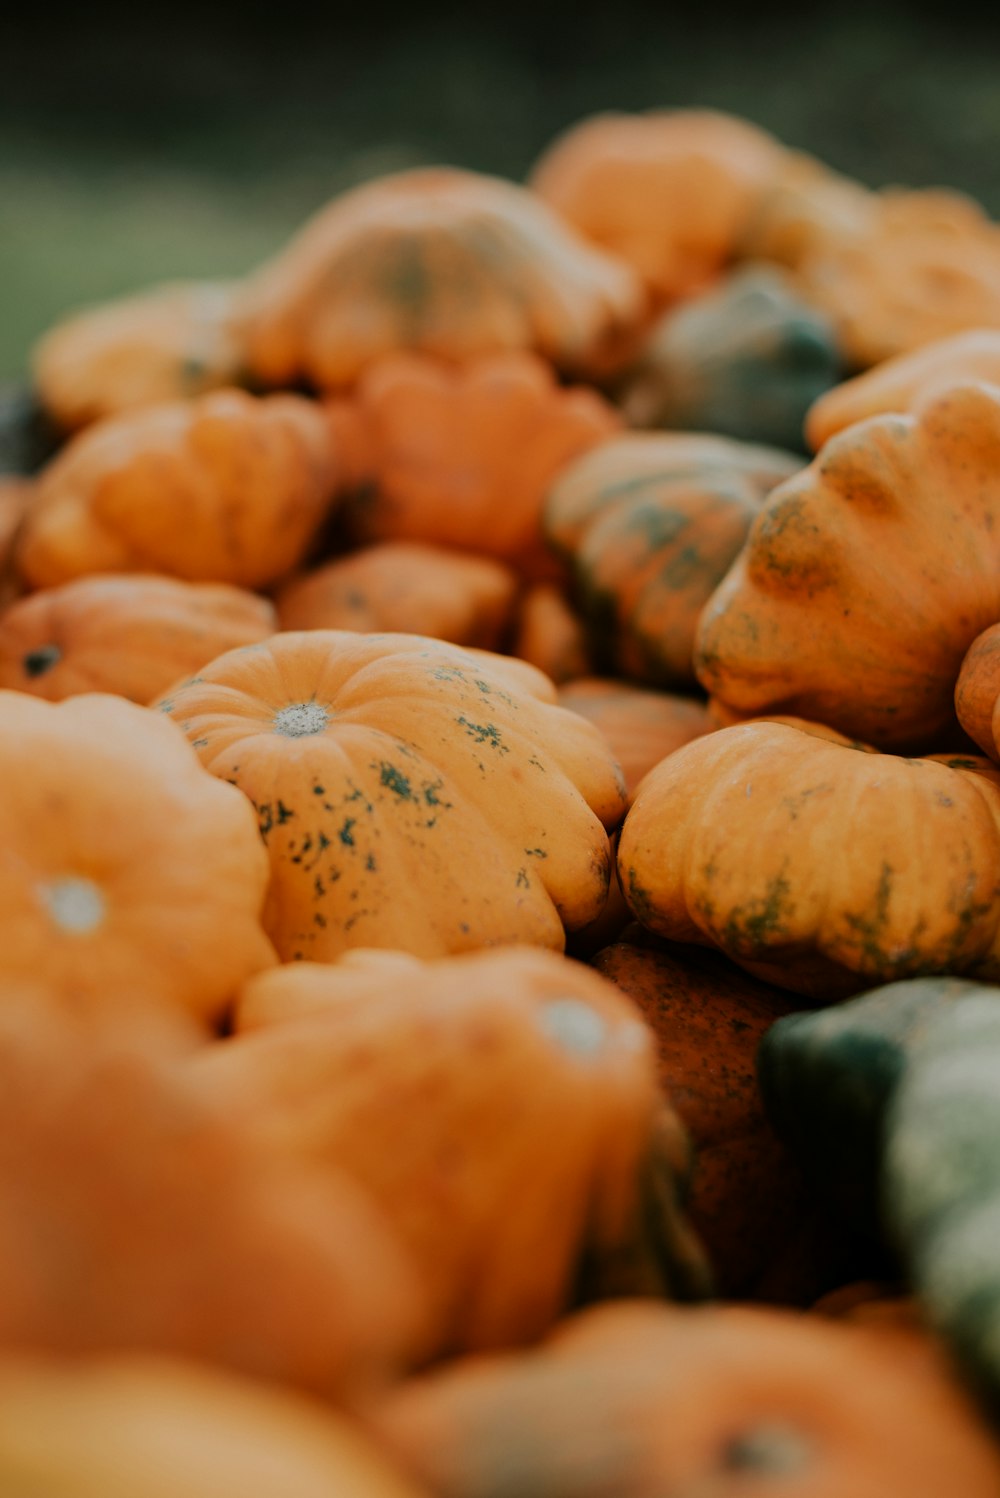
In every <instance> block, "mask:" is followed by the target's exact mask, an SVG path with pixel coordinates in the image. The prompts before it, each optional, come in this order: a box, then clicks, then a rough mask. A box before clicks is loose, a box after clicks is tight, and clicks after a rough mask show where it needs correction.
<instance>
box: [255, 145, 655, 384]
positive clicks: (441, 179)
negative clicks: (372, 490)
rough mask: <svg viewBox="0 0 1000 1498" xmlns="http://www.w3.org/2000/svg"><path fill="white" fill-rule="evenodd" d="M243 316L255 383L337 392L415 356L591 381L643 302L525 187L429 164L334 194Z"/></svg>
mask: <svg viewBox="0 0 1000 1498" xmlns="http://www.w3.org/2000/svg"><path fill="white" fill-rule="evenodd" d="M238 310H239V327H240V334H241V337H242V338H243V340H244V347H245V354H246V361H247V365H248V368H249V369H250V371H251V373H252V374H253V375H254V376H255V377H256V378H257V379H259V380H261V381H263V382H264V383H265V384H267V385H287V384H292V383H295V382H296V381H298V380H299V379H302V378H305V379H307V380H310V381H312V382H313V383H314V384H315V385H317V386H319V387H320V388H322V389H338V388H344V387H347V386H350V385H352V384H353V383H354V381H355V380H356V379H357V378H358V376H359V375H360V374H361V373H362V371H363V370H364V369H366V368H367V367H368V366H369V365H370V364H372V363H374V362H375V361H376V360H378V359H381V358H384V356H385V355H386V354H391V353H396V352H399V351H401V350H406V349H408V350H412V351H413V352H415V353H422V354H431V355H433V356H436V357H439V358H443V359H448V360H451V361H453V362H456V363H462V362H464V361H466V360H468V359H472V358H475V357H477V356H478V355H480V354H492V353H506V352H513V351H515V350H534V351H535V352H537V353H539V354H541V355H542V356H543V357H544V358H546V359H548V360H550V361H551V362H552V363H553V364H555V365H556V366H557V367H558V368H559V369H562V370H565V371H566V372H567V373H571V374H578V375H587V374H589V373H591V372H593V371H595V370H600V369H602V368H603V367H604V366H605V364H606V363H607V362H608V361H609V360H610V359H613V357H614V354H615V351H616V349H617V346H618V345H619V344H620V343H622V342H624V341H625V340H627V339H628V338H629V337H630V336H631V334H632V333H633V331H634V329H635V328H636V326H637V325H638V324H639V322H640V321H641V319H642V318H643V316H644V314H645V297H644V295H643V290H642V286H641V284H640V282H639V280H638V277H637V276H636V275H635V274H634V272H633V271H632V270H631V269H630V268H629V267H628V266H627V265H625V264H623V263H622V262H621V261H619V260H616V259H614V258H612V257H611V256H610V255H606V254H604V253H602V252H601V251H600V250H598V249H596V248H595V247H594V246H593V245H590V244H588V243H587V242H586V240H584V239H583V238H581V237H580V236H579V235H578V234H576V233H575V232H574V231H573V230H572V229H571V228H570V227H569V226H568V225H567V224H565V223H564V222H563V221H562V220H560V219H559V218H558V217H557V215H556V214H555V213H553V212H552V210H551V209H550V208H548V207H547V206H546V204H545V203H543V202H541V201H540V200H539V199H538V198H537V197H535V195H534V194H532V193H530V192H528V191H527V190H526V189H525V188H523V187H520V186H518V185H517V184H515V183H513V182H505V181H502V180H501V179H500V178H498V177H489V176H485V175H483V174H482V173H479V172H469V171H460V170H458V169H457V168H453V167H422V168H418V169H416V170H413V171H406V172H398V173H395V174H394V175H392V176H387V177H381V178H379V179H378V180H376V181H374V182H368V183H365V184H363V185H362V186H360V187H356V188H353V189H352V190H351V191H349V192H346V193H343V194H342V195H341V196H340V197H337V198H335V199H334V200H333V201H332V202H331V203H329V204H328V205H327V206H326V207H325V208H323V209H321V210H320V212H319V213H318V214H316V216H315V217H314V218H313V219H312V220H311V221H310V222H309V223H308V224H306V226H305V227H304V228H303V229H302V230H301V231H300V232H299V234H298V235H296V237H295V238H294V239H293V240H292V241H291V243H290V244H289V245H288V246H287V247H286V248H285V249H284V250H282V251H281V252H280V253H279V254H278V255H277V256H276V257H275V258H274V259H273V260H272V261H270V262H269V263H268V264H266V265H265V266H263V267H262V268H261V269H260V270H259V271H257V272H256V273H255V274H254V275H252V276H251V277H250V278H249V279H248V281H247V282H246V283H245V285H244V288H243V291H242V293H241V296H240V298H239V309H238Z"/></svg>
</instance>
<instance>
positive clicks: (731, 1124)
mask: <svg viewBox="0 0 1000 1498" xmlns="http://www.w3.org/2000/svg"><path fill="white" fill-rule="evenodd" d="M31 384H32V395H31V401H30V402H22V403H21V404H20V405H18V404H17V403H16V402H10V403H8V405H7V407H6V408H5V415H4V420H3V430H2V431H0V468H2V469H3V470H5V471H4V472H3V476H2V477H0V601H2V608H0V770H2V781H3V785H4V788H5V794H4V796H3V800H2V802H0V828H2V830H3V836H2V838H0V1123H2V1127H0V1491H2V1492H3V1493H8V1492H9V1493H11V1494H12V1495H13V1494H15V1493H16V1494H17V1495H21V1494H28V1493H30V1494H32V1495H36V1494H37V1495H40V1498H41V1495H44V1498H97V1495H98V1494H99V1495H100V1498H119V1495H120V1498H126V1495H127V1498H230V1495H232V1498H314V1495H315V1498H328V1495H330V1494H333V1493H336V1494H338V1495H342V1498H421V1495H422V1498H435V1495H436V1498H668V1495H669V1498H709V1495H711V1498H723V1495H728V1494H732V1495H733V1498H738V1495H746V1498H751V1495H754V1498H771V1495H774V1498H779V1495H780V1498H885V1495H888V1494H903V1493H905V1494H907V1498H953V1495H955V1494H961V1495H962V1498H980V1495H983V1498H986V1495H993V1498H996V1495H997V1494H1000V1433H998V1430H997V1422H998V1421H1000V1309H998V1308H1000V1247H998V1245H1000V767H998V765H1000V226H998V225H996V224H994V223H993V222H992V221H991V220H990V218H989V217H988V215H987V214H986V213H985V212H984V211H983V210H982V209H981V208H980V207H979V206H978V205H977V204H976V203H974V202H973V201H972V200H970V199H968V198H966V197H964V196H962V195H961V194H959V193H955V192H950V191H945V190H935V191H927V190H923V191H908V190H903V189H898V188H893V189H885V190H878V191H876V190H871V189H868V188H866V187H863V186H862V185H861V184H859V183H857V182H854V181H850V180H847V179H845V178H844V177H842V176H839V175H837V174H836V173H835V172H833V171H831V170H829V169H828V168H826V167H825V166H824V165H823V164H822V163H820V162H819V161H816V160H814V159H812V158H810V157H807V156H805V155H803V154H802V153H800V152H796V151H792V150H789V149H787V148H786V147H785V146H783V145H782V144H781V143H779V142H778V141H777V140H775V139H774V138H772V137H771V136H770V135H768V134H767V133H766V132H764V131H763V130H761V129H759V128H758V127H756V126H754V125H751V124H749V123H747V122H745V121H742V120H738V119H734V118H731V117H728V116H725V115H722V114H717V113H714V112H711V111H707V110H706V111H658V112H652V113H649V114H645V115H637V116H629V115H606V116H600V117H596V118H593V119H590V120H585V121H584V122H582V123H581V124H579V125H577V126H575V127H573V128H572V129H570V130H568V131H567V132H566V134H565V135H564V136H563V137H562V138H560V139H559V140H557V141H555V142H554V143H553V144H552V145H550V146H549V147H548V149H546V151H545V152H544V153H543V155H542V157H541V159H540V160H539V161H538V163H537V165H536V166H535V168H534V170H533V172H532V173H531V175H530V179H529V181H528V183H527V185H519V184H516V183H513V182H508V181H500V180H496V179H492V178H489V177H487V176H483V175H479V174H477V173H474V172H470V171H460V170H457V169H451V168H443V167H441V168H426V169H420V170H414V171H408V172H403V173H400V174H398V175H395V176H389V177H385V178H382V179H380V180H377V181H374V182H369V183H366V184H363V185H361V186H359V187H357V188H355V189H353V190H351V191H348V192H345V193H344V194H343V195H342V196H340V197H338V198H337V199H336V200H335V201H333V202H332V203H330V204H328V205H327V206H326V207H324V208H323V209H322V210H321V211H320V212H319V213H318V214H317V215H316V217H315V218H314V219H313V220H312V221H311V222H310V223H308V224H307V225H306V226H305V227H304V228H303V229H302V231H301V232H300V233H299V234H298V235H297V236H296V237H295V238H294V239H293V240H292V242H291V243H290V244H289V245H288V246H287V247H286V248H285V249H283V250H282V251H281V252H280V253H279V254H278V255H277V256H276V257H275V258H274V259H273V260H272V261H270V262H269V263H268V264H265V265H264V266H262V267H260V268H259V269H258V270H256V271H254V272H253V273H251V274H250V275H248V276H247V277H246V278H244V279H243V280H241V281H238V282H228V283H208V282H206V283H204V284H176V285H170V286H166V287H160V288H154V289H153V290H151V291H150V292H148V293H145V294H142V295H139V296H132V297H128V298H126V299H124V300H122V301H120V302H118V303H115V304H113V305H110V306H104V307H98V308H96V309H89V310H85V311H83V312H81V313H79V314H78V315H74V316H72V317H71V318H69V319H68V320H67V321H66V322H64V323H62V324H60V325H58V326H57V327H55V328H53V329H52V330H51V331H49V332H48V333H47V334H46V335H45V336H44V338H43V339H42V340H41V342H40V343H39V345H38V347H37V349H36V350H35V353H34V357H33V364H32V374H31ZM810 454H812V456H810Z"/></svg>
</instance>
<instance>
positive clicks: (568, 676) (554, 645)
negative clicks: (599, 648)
mask: <svg viewBox="0 0 1000 1498" xmlns="http://www.w3.org/2000/svg"><path fill="white" fill-rule="evenodd" d="M511 654H512V655H515V656H516V657H517V658H518V660H522V661H527V662H528V663H529V664H530V665H532V666H537V668H538V670H539V671H544V672H545V674H546V676H548V677H550V678H551V679H552V681H554V682H555V683H556V684H557V685H559V684H561V683H563V682H569V681H576V680H577V679H578V678H579V677H581V676H588V675H589V674H590V670H591V659H590V646H589V644H588V641H587V631H586V629H585V627H584V623H583V620H582V619H581V618H580V616H579V614H577V613H576V612H575V610H574V608H573V605H572V604H571V603H570V601H569V599H568V598H567V597H566V594H565V593H564V592H563V590H562V588H561V587H559V586H558V585H557V584H556V583H535V584H534V585H533V586H532V587H530V588H527V589H526V590H525V591H524V593H522V595H521V597H520V600H519V602H518V605H517V612H516V616H515V628H514V638H513V641H512V643H511ZM584 716H586V714H585V715H584Z"/></svg>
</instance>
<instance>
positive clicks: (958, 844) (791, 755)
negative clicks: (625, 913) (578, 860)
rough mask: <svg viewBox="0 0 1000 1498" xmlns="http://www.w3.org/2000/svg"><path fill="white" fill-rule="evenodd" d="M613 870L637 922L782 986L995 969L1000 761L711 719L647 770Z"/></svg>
mask: <svg viewBox="0 0 1000 1498" xmlns="http://www.w3.org/2000/svg"><path fill="white" fill-rule="evenodd" d="M960 763H961V762H960ZM618 872H619V877H620V879H621V884H622V889H623V891H624V893H625V898H626V900H627V901H628V903H629V906H630V907H631V909H632V911H633V913H634V914H635V916H636V917H637V919H638V920H639V921H641V923H642V924H643V925H644V926H645V927H647V928H648V929H650V930H652V931H655V932H657V933H658V934H659V935H661V936H665V937H667V938H668V939H669V940H671V941H682V942H694V943H698V944H700V945H705V946H714V947H717V948H718V949H719V950H720V951H722V952H723V953H725V955H726V956H727V957H730V958H731V959H732V960H733V961H735V962H737V963H738V964H739V965H740V966H741V967H744V968H746V969H747V971H748V972H751V973H753V974H755V975H756V976H758V977H761V978H763V979H764V980H765V981H767V982H770V983H774V984H776V985H777V986H778V987H779V988H788V989H790V990H791V991H792V992H793V993H801V994H804V995H806V996H808V997H812V998H815V999H821V1000H829V999H835V998H843V997H845V996H846V995H848V994H850V993H852V992H853V993H856V992H858V990H859V989H861V988H862V987H864V986H865V983H866V982H867V983H868V984H871V983H875V982H888V981H889V980H891V979H899V978H906V977H916V976H922V975H924V974H931V973H956V974H968V975H969V976H974V977H979V978H982V979H984V980H985V981H991V980H992V979H993V978H994V977H998V978H1000V906H998V905H997V902H996V895H995V892H996V889H997V886H998V884H1000V774H998V773H997V772H996V771H992V773H989V772H987V773H983V768H982V767H975V768H973V769H971V770H969V769H966V768H951V767H950V766H949V765H947V764H940V763H936V762H934V761H932V760H909V759H901V758H899V757H897V756H894V755H884V754H866V753H859V752H858V751H857V750H856V749H855V748H854V747H853V746H852V745H851V744H850V743H848V742H845V741H841V742H840V743H837V742H834V741H831V740H828V739H823V738H818V737H816V736H815V735H813V734H810V733H807V732H803V731H802V730H800V729H797V728H793V727H791V726H790V725H788V724H781V723H766V722H761V723H747V724H743V725H742V726H740V725H738V726H736V727H733V728H723V729H719V730H718V731H717V732H716V733H713V734H708V735H707V736H706V737H704V738H700V739H695V740H694V742H693V743H690V744H686V745H685V746H684V747H683V748H682V749H678V750H677V751H676V753H674V754H672V755H671V756H670V757H669V759H666V760H664V761H663V762H662V763H661V764H659V765H658V766H657V767H656V768H655V769H654V770H651V771H650V773H649V774H648V775H647V776H646V778H645V780H644V781H643V783H642V785H641V786H640V787H639V789H638V791H637V792H636V795H635V797H634V799H633V802H632V807H631V810H630V811H629V813H628V815H627V816H626V818H625V822H624V824H623V826H622V830H621V836H620V839H619V844H618Z"/></svg>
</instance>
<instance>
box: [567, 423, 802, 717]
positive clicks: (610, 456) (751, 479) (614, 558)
mask: <svg viewBox="0 0 1000 1498" xmlns="http://www.w3.org/2000/svg"><path fill="white" fill-rule="evenodd" d="M800 466H801V464H800V460H799V459H797V458H795V457H793V456H792V455H791V454H788V453H783V452H779V451H777V450H774V449H770V448H764V447H752V446H749V445H747V444H744V443H738V442H734V441H731V440H730V439H729V438H726V437H713V436H705V435H701V434H693V433H664V434H660V433H652V432H630V433H628V434H626V435H624V436H621V437H614V438H611V439H609V440H608V441H607V442H604V443H602V444H601V446H600V447H598V448H595V449H594V451H593V452H591V453H587V454H585V455H584V456H583V457H582V458H577V460H576V461H575V462H574V463H571V464H570V465H569V466H568V467H567V468H566V469H565V470H564V471H563V473H562V474H561V476H560V477H559V479H558V480H557V482H556V483H555V485H554V486H553V488H552V490H551V491H550V493H549V496H548V499H547V501H546V504H545V509H544V512H543V526H544V529H545V533H546V535H547V537H548V540H549V543H550V544H551V545H552V546H553V547H554V548H555V549H556V550H557V551H558V552H560V553H561V554H563V555H564V556H565V557H566V558H567V560H568V563H569V565H570V567H571V569H572V593H573V597H574V599H575V602H576V605H577V607H578V609H579V610H580V612H581V613H582V614H583V616H584V618H585V620H586V621H587V625H588V630H589V635H590V643H591V648H592V651H593V654H594V659H595V664H596V665H597V668H598V671H599V672H604V673H606V674H608V675H619V674H620V675H624V676H627V677H631V678H633V679H634V680H636V681H638V682H644V683H646V684H648V685H650V686H657V687H673V686H687V685H692V684H693V682H694V671H693V667H692V646H693V642H694V637H695V630H696V627H697V623H698V618H699V616H700V614H701V611H702V609H703V608H704V606H705V604H706V602H707V601H708V599H709V597H710V596H711V594H712V591H713V589H714V588H715V587H716V586H717V584H718V583H719V582H720V581H721V579H722V578H723V577H724V576H725V574H726V571H727V569H728V568H729V566H730V564H731V563H732V561H733V558H734V557H735V556H736V555H737V554H738V553H739V551H740V548H741V547H742V545H743V543H744V540H745V539H746V535H747V532H748V530H749V529H750V524H751V522H752V521H753V519H754V518H755V517H756V515H757V513H758V511H759V509H760V506H761V502H762V500H763V498H764V496H765V494H766V493H767V492H768V490H769V489H770V488H771V487H772V486H773V485H774V484H776V483H778V482H779V481H780V480H781V479H784V478H787V477H788V476H789V475H790V474H792V473H794V472H795V471H796V470H797V469H798V468H799V467H800Z"/></svg>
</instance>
